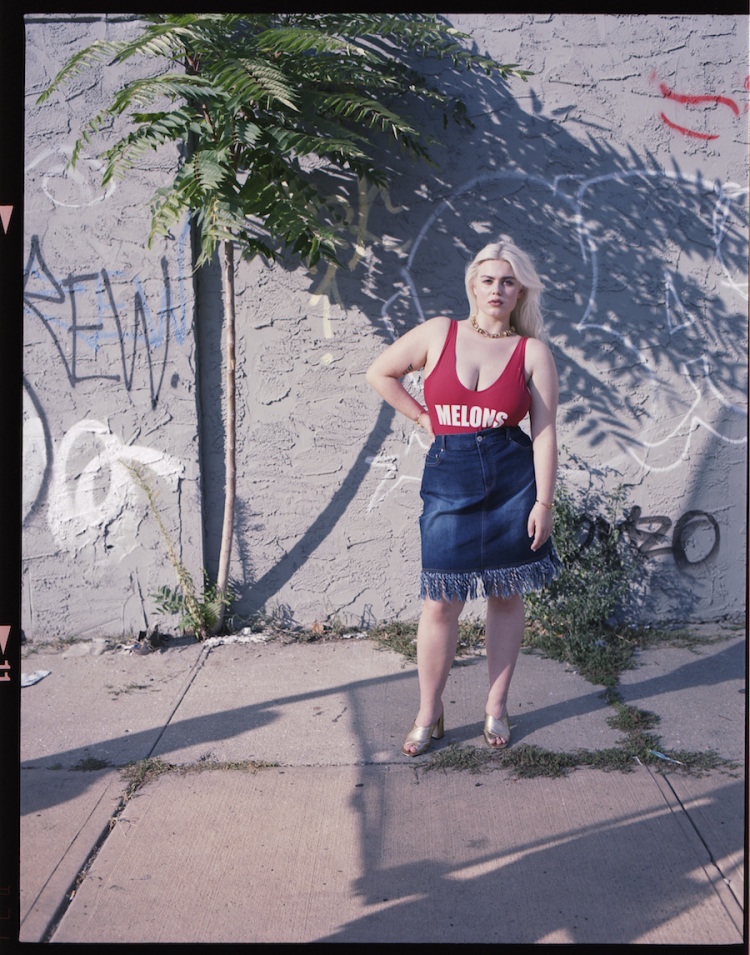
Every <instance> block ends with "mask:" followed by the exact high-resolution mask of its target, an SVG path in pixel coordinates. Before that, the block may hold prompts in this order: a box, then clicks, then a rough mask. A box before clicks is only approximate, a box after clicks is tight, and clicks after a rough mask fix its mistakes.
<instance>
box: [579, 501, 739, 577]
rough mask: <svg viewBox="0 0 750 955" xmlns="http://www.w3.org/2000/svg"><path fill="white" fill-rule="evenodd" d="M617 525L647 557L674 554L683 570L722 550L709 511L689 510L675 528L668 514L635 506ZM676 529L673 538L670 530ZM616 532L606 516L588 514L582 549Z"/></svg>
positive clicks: (677, 563) (712, 558) (583, 526)
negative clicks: (646, 513) (646, 514)
mask: <svg viewBox="0 0 750 955" xmlns="http://www.w3.org/2000/svg"><path fill="white" fill-rule="evenodd" d="M615 528H616V529H618V530H621V531H622V532H623V534H624V535H625V537H626V538H627V539H628V540H629V541H630V543H631V544H632V545H633V546H634V547H635V549H636V550H637V551H638V553H639V554H641V556H643V557H644V558H646V560H651V559H652V558H654V557H659V556H664V555H670V556H671V557H672V558H673V559H674V562H675V564H676V565H677V567H678V568H679V569H680V570H692V569H693V568H696V567H699V566H704V565H706V564H708V563H711V562H713V560H714V559H715V557H716V555H717V554H718V552H719V543H720V540H721V534H720V531H719V525H718V523H717V521H716V518H715V517H713V515H711V514H707V513H706V512H705V511H686V512H685V513H684V514H683V515H682V517H680V518H679V519H678V520H677V521H676V522H675V524H674V528H672V520H671V518H669V517H666V516H665V515H661V514H660V515H657V516H655V517H644V516H643V514H642V512H641V508H640V507H637V506H635V507H631V509H630V510H629V511H628V512H627V514H626V515H625V519H624V520H622V521H619V522H618V523H617V524H616V525H615ZM670 529H672V536H671V539H670V536H669V533H668V532H669V530H670ZM611 533H612V525H611V524H610V523H609V522H608V521H605V520H604V518H603V517H595V518H591V517H588V516H586V517H584V518H583V520H582V523H581V544H580V547H581V550H583V549H584V548H586V547H588V546H589V545H590V544H591V543H592V542H593V541H594V540H595V539H596V538H597V537H599V538H600V539H601V538H603V537H605V536H608V535H609V534H611Z"/></svg>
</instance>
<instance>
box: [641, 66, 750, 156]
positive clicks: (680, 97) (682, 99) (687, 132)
mask: <svg viewBox="0 0 750 955" xmlns="http://www.w3.org/2000/svg"><path fill="white" fill-rule="evenodd" d="M655 79H656V77H655V76H654V75H653V74H652V80H655ZM659 90H660V92H661V95H662V96H663V97H664V98H665V99H668V100H672V101H673V102H676V103H680V104H681V105H683V106H687V107H690V106H704V105H706V104H712V105H714V106H727V107H728V108H729V109H731V110H732V112H733V113H734V115H735V116H739V115H740V108H739V106H738V105H737V103H735V101H734V100H733V99H731V98H730V97H729V96H717V95H715V94H702V95H691V94H686V93H675V92H674V90H671V89H670V88H669V87H668V86H667V84H666V83H660V84H659ZM661 118H662V121H663V122H664V123H666V125H667V126H669V128H670V129H674V130H675V131H676V132H678V133H681V134H682V135H683V136H690V137H692V138H693V139H706V140H709V139H718V138H719V134H718V133H701V132H698V130H696V129H690V128H689V127H687V126H680V125H679V124H678V123H675V122H673V121H672V120H671V119H669V118H668V117H667V115H666V114H665V113H663V112H662V114H661Z"/></svg>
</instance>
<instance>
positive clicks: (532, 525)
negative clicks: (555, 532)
mask: <svg viewBox="0 0 750 955" xmlns="http://www.w3.org/2000/svg"><path fill="white" fill-rule="evenodd" d="M526 370H527V371H528V373H529V393H530V395H531V406H530V408H529V416H530V418H531V440H532V442H533V445H534V477H535V479H536V494H537V502H536V503H535V504H534V507H533V508H532V509H531V513H530V514H529V523H528V531H529V537H533V541H532V544H531V549H532V550H538V549H539V548H540V547H541V546H542V545H543V544H544V543H545V542H546V541H547V540H548V538H549V537H550V536H551V534H552V524H553V511H552V508H551V507H548V506H547V505H549V504H553V503H554V500H555V481H556V480H557V424H556V421H557V402H558V396H559V384H558V378H557V369H556V368H555V360H554V358H553V357H552V352H551V351H550V350H549V348H548V347H547V346H546V345H545V344H544V342H541V341H539V340H538V339H536V338H530V339H529V340H528V342H527V343H526Z"/></svg>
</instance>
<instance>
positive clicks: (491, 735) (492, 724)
mask: <svg viewBox="0 0 750 955" xmlns="http://www.w3.org/2000/svg"><path fill="white" fill-rule="evenodd" d="M484 738H485V740H486V742H487V745H488V746H489V747H490V749H503V748H504V747H505V746H507V745H508V743H509V742H510V723H509V721H508V717H507V716H506V717H505V719H499V720H498V719H496V718H495V717H494V716H490V714H489V713H485V714H484ZM495 739H504V740H505V742H504V743H493V742H492V740H495Z"/></svg>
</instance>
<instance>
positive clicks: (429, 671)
mask: <svg viewBox="0 0 750 955" xmlns="http://www.w3.org/2000/svg"><path fill="white" fill-rule="evenodd" d="M463 608H464V605H463V602H462V601H458V600H430V598H429V597H428V598H427V599H426V600H425V602H424V606H423V607H422V616H421V617H420V618H419V627H418V628H417V673H418V675H419V712H418V713H417V718H416V720H415V723H416V724H417V726H431V725H432V724H433V723H435V722H437V720H438V719H439V717H440V714H441V713H442V711H443V703H442V695H443V690H444V689H445V684H446V683H447V682H448V674H449V673H450V669H451V666H452V665H453V661H454V659H455V657H456V647H457V645H458V618H459V616H460V615H461V611H462V610H463ZM407 748H408V749H411V750H413V751H414V750H416V746H411V745H410V746H408V747H407Z"/></svg>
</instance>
